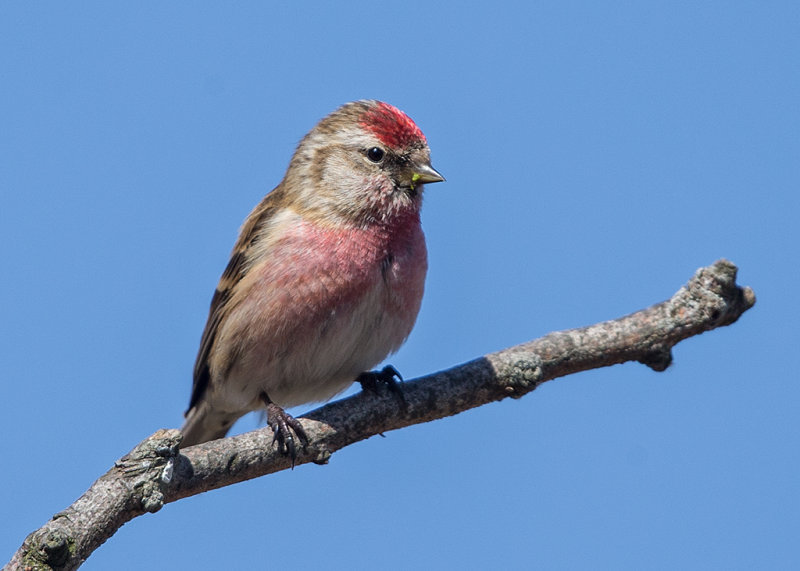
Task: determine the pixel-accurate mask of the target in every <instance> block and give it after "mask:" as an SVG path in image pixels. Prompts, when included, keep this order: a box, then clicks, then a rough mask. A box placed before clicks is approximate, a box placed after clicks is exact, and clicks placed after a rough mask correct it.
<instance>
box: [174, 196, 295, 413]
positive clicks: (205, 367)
mask: <svg viewBox="0 0 800 571" xmlns="http://www.w3.org/2000/svg"><path fill="white" fill-rule="evenodd" d="M281 194H282V191H281V187H280V186H279V187H278V188H276V189H275V190H273V191H272V192H270V193H269V194H268V195H267V196H266V197H264V200H262V201H261V202H260V203H259V204H258V206H256V207H255V208H254V209H253V211H252V212H251V213H250V215H249V216H248V217H247V219H246V220H245V221H244V224H243V225H242V229H241V231H240V232H239V238H238V239H237V240H236V245H235V246H234V247H233V252H232V253H231V259H230V261H229V262H228V265H227V267H226V268H225V271H224V272H223V273H222V277H221V278H220V280H219V284H218V285H217V289H216V291H214V297H213V298H211V308H210V309H209V312H208V321H207V322H206V327H205V329H204V330H203V337H202V338H201V340H200V350H199V351H198V353H197V359H196V360H195V362H194V382H193V384H192V397H191V399H190V400H189V409H188V410H187V411H186V412H187V413H188V412H189V410H191V409H192V407H194V406H195V405H197V403H198V402H199V401H200V400H201V399H202V398H203V396H204V395H205V393H206V390H207V389H208V385H209V382H210V381H211V371H210V369H209V362H208V361H209V357H210V355H211V351H212V349H213V348H214V340H215V339H216V337H217V332H218V331H219V328H220V325H221V324H222V323H223V322H224V321H225V318H226V317H227V316H228V314H230V312H231V310H233V309H234V307H235V306H236V303H237V301H236V299H241V296H238V297H237V298H234V297H233V292H234V291H235V288H236V285H237V284H238V283H239V282H240V281H241V280H242V278H243V277H244V276H245V275H246V273H247V270H248V269H249V267H248V266H249V263H248V262H249V258H250V253H251V252H252V248H253V246H254V245H255V244H256V242H257V241H258V240H259V239H260V238H261V233H260V230H261V229H262V228H263V227H264V226H265V223H266V222H267V221H268V220H269V219H270V218H271V217H272V215H273V214H274V212H275V210H276V204H277V203H278V202H279V195H281Z"/></svg>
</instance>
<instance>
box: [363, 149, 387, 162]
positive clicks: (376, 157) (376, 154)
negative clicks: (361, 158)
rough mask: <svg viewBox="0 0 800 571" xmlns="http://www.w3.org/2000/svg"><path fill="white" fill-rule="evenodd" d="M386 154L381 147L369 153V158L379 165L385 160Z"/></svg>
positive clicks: (370, 150)
mask: <svg viewBox="0 0 800 571" xmlns="http://www.w3.org/2000/svg"><path fill="white" fill-rule="evenodd" d="M385 154H386V153H385V152H384V150H383V149H381V148H380V147H372V148H371V149H369V150H368V151H367V158H368V159H369V160H371V161H372V162H373V163H379V162H381V161H382V160H383V156H384V155H385Z"/></svg>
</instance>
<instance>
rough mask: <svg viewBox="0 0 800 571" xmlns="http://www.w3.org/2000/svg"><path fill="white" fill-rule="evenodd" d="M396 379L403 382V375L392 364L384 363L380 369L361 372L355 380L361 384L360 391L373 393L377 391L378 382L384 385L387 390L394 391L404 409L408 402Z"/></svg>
mask: <svg viewBox="0 0 800 571" xmlns="http://www.w3.org/2000/svg"><path fill="white" fill-rule="evenodd" d="M396 379H399V380H400V382H401V383H402V382H403V376H402V375H401V374H400V372H399V371H398V370H397V369H395V368H394V367H393V366H392V365H386V366H385V367H384V368H383V369H381V370H380V371H368V372H366V373H361V374H360V375H359V376H358V378H357V379H356V381H358V382H359V383H360V384H361V390H362V391H364V392H370V393H375V394H377V392H378V384H379V383H380V384H384V385H386V388H387V389H389V392H391V393H394V395H395V396H397V398H398V399H399V400H400V404H401V405H402V407H403V409H405V408H406V407H407V406H408V403H406V397H405V395H403V389H402V388H401V387H400V383H398V382H397V380H396Z"/></svg>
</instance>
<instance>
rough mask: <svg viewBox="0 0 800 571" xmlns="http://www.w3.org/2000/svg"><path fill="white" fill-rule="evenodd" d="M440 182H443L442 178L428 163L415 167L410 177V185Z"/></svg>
mask: <svg viewBox="0 0 800 571" xmlns="http://www.w3.org/2000/svg"><path fill="white" fill-rule="evenodd" d="M442 181H444V177H443V176H442V175H440V174H439V173H438V172H437V171H436V169H435V168H433V167H432V166H431V164H430V163H428V162H425V163H422V164H418V165H416V166H415V167H414V174H412V175H411V184H412V185H417V184H425V183H429V182H442Z"/></svg>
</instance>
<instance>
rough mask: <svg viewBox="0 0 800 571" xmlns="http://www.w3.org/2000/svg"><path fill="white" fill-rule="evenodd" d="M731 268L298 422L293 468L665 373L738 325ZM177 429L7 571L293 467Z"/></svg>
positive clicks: (25, 547)
mask: <svg viewBox="0 0 800 571" xmlns="http://www.w3.org/2000/svg"><path fill="white" fill-rule="evenodd" d="M736 271H737V269H736V266H734V265H733V264H732V263H730V262H728V261H727V260H720V261H718V262H716V263H714V264H712V265H711V266H708V267H706V268H701V269H699V270H698V271H697V272H696V273H695V275H694V276H693V277H692V279H691V280H690V281H689V283H688V284H687V285H685V286H684V287H682V288H681V289H680V290H679V291H678V292H677V293H676V294H675V295H674V296H672V298H670V299H669V300H667V301H665V302H662V303H659V304H657V305H654V306H652V307H649V308H647V309H644V310H642V311H638V312H636V313H633V314H631V315H628V316H625V317H621V318H619V319H615V320H611V321H605V322H603V323H598V324H596V325H591V326H589V327H583V328H580V329H571V330H568V331H559V332H555V333H550V334H548V335H545V336H544V337H541V338H539V339H536V340H534V341H530V342H528V343H523V344H521V345H517V346H515V347H511V348H508V349H505V350H502V351H499V352H497V353H492V354H489V355H485V356H483V357H480V358H478V359H475V360H474V361H470V362H468V363H465V364H463V365H459V366H457V367H453V368H451V369H448V370H445V371H441V372H439V373H434V374H432V375H428V376H425V377H421V378H419V379H415V380H413V381H409V382H406V383H404V384H403V386H402V395H403V398H402V399H400V398H392V397H391V396H387V395H386V394H370V393H363V392H362V393H359V394H357V395H354V396H352V397H349V398H345V399H341V400H339V401H336V402H332V403H330V404H327V405H325V406H323V407H321V408H318V409H317V410H314V411H312V412H310V413H309V414H307V415H306V416H304V417H303V418H302V419H300V420H301V422H302V424H303V427H304V428H305V430H306V433H307V434H308V436H309V438H310V444H309V446H308V447H307V448H306V450H304V451H302V452H301V453H300V454H299V455H298V458H297V462H296V463H297V464H304V463H307V462H316V463H318V464H324V463H326V462H327V461H328V458H330V456H331V454H333V453H334V452H335V451H337V450H339V449H341V448H343V447H345V446H347V445H349V444H353V443H354V442H358V441H360V440H364V439H366V438H369V437H370V436H374V435H376V434H380V433H383V432H387V431H389V430H395V429H398V428H403V427H405V426H410V425H412V424H419V423H422V422H427V421H429V420H434V419H437V418H444V417H446V416H451V415H454V414H457V413H459V412H463V411H465V410H468V409H471V408H474V407H477V406H481V405H483V404H487V403H490V402H494V401H498V400H501V399H504V398H507V397H512V398H519V397H521V396H523V395H525V394H527V393H529V392H531V391H533V390H534V389H535V388H536V387H537V386H539V385H540V384H542V383H544V382H545V381H549V380H551V379H555V378H558V377H563V376H564V375H569V374H571V373H576V372H578V371H585V370H588V369H594V368H599V367H605V366H608V365H614V364H617V363H624V362H626V361H638V362H640V363H643V364H645V365H647V366H648V367H650V368H651V369H653V370H655V371H663V370H664V369H666V368H667V367H668V366H669V364H670V362H671V361H672V352H671V350H672V347H673V346H674V345H675V344H676V343H678V342H679V341H682V340H683V339H686V338H687V337H691V336H693V335H699V334H700V333H703V332H705V331H709V330H711V329H715V328H717V327H721V326H724V325H730V324H731V323H733V322H735V321H736V320H737V319H738V318H739V317H740V316H741V315H742V313H744V312H745V311H747V310H748V309H749V308H751V307H752V306H753V304H754V303H755V295H754V293H753V291H752V290H751V289H750V288H747V287H744V288H742V287H739V286H737V285H736ZM180 440H181V433H180V432H179V431H178V430H159V431H158V432H156V433H155V434H153V435H152V436H150V437H149V438H147V439H145V440H144V441H143V442H141V443H140V444H139V445H137V446H136V448H134V449H133V450H132V451H131V452H130V453H129V454H127V455H126V456H124V457H123V458H121V459H120V460H118V461H117V462H116V463H115V464H114V466H113V467H112V468H111V469H110V470H109V471H108V472H107V473H106V474H104V475H103V476H101V477H100V479H98V480H97V481H96V482H95V483H94V484H93V485H92V486H91V487H90V488H89V490H87V491H86V493H84V494H83V495H82V496H81V497H80V498H79V499H78V500H77V501H76V502H75V503H73V504H72V505H71V506H69V507H68V508H67V509H65V510H64V511H62V512H60V513H58V514H56V515H55V516H53V518H52V519H51V520H50V521H48V522H47V523H46V524H45V525H44V526H42V527H41V528H40V529H38V530H36V531H34V532H33V533H31V534H30V535H29V536H28V537H27V538H26V539H25V541H24V543H23V544H22V546H21V547H20V549H19V550H18V551H17V552H16V553H15V554H14V556H13V558H12V560H11V561H10V562H9V563H8V565H7V567H6V569H31V570H34V569H76V568H78V567H79V566H80V565H81V563H82V562H83V561H85V560H86V558H87V557H89V555H91V553H92V552H93V551H94V550H95V549H97V547H99V546H100V545H101V544H102V543H103V542H105V541H106V540H107V539H108V538H110V537H111V536H112V535H114V533H115V532H116V530H117V529H119V528H120V527H121V526H122V525H123V524H124V523H125V522H127V521H129V520H131V519H133V518H134V517H137V516H139V515H142V514H144V513H146V512H156V511H158V510H159V509H161V507H163V505H164V504H165V503H169V502H174V501H176V500H179V499H181V498H185V497H187V496H192V495H195V494H199V493H201V492H205V491H208V490H213V489H215V488H220V487H222V486H228V485H231V484H234V483H237V482H241V481H243V480H248V479H250V478H256V477H258V476H263V475H265V474H270V473H273V472H277V471H279V470H285V469H287V468H290V467H291V466H292V462H291V460H290V459H289V458H288V457H286V456H284V455H282V454H280V453H279V452H278V451H277V449H276V447H275V446H273V444H272V432H271V430H270V429H269V428H264V429H261V430H256V431H253V432H249V433H247V434H242V435H239V436H234V437H232V438H225V439H222V440H215V441H213V442H207V443H205V444H201V445H199V446H192V447H189V448H186V449H183V450H180V451H179V450H178V445H179V443H180Z"/></svg>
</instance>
